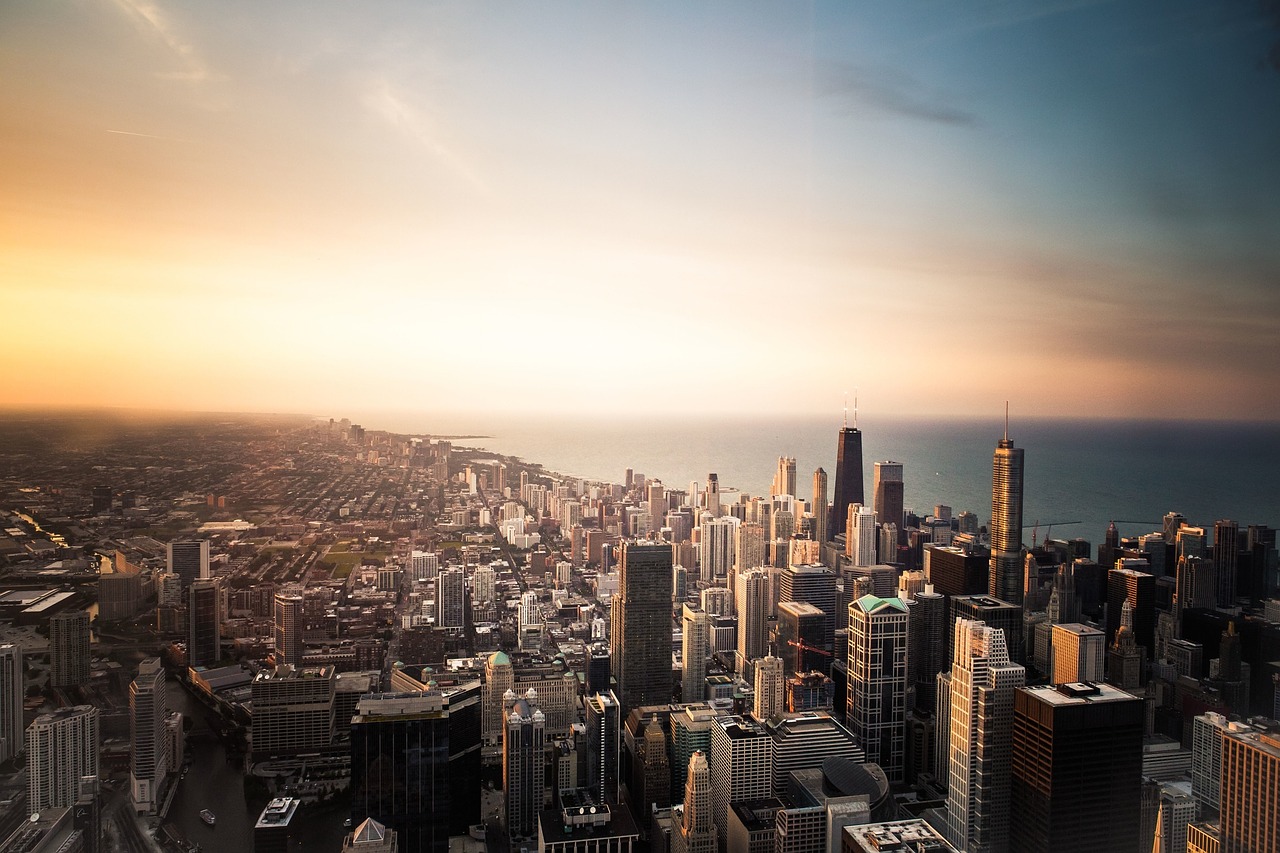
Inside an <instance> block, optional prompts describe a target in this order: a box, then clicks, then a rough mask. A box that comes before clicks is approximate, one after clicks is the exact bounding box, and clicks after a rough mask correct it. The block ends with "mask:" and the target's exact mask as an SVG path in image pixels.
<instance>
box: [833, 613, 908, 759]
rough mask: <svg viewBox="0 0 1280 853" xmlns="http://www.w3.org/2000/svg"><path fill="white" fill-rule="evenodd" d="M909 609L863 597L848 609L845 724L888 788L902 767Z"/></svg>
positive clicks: (904, 739) (903, 757) (904, 736)
mask: <svg viewBox="0 0 1280 853" xmlns="http://www.w3.org/2000/svg"><path fill="white" fill-rule="evenodd" d="M909 618H910V617H909V613H908V610H907V605H906V604H905V603H904V602H903V601H902V599H900V598H877V597H875V596H874V595H866V596H863V597H862V598H860V599H858V600H857V601H855V602H853V603H852V604H850V605H849V685H848V699H847V702H848V710H847V712H846V720H847V723H848V726H849V730H850V731H852V732H853V734H854V737H856V738H857V739H858V742H859V743H860V744H862V747H863V749H865V750H866V753H867V760H868V761H870V762H872V763H874V764H879V765H880V768H881V769H882V770H884V772H885V775H886V776H888V778H889V781H890V782H901V781H903V771H904V768H905V764H906V755H905V750H906V718H907V654H908V651H907V641H908V637H907V635H908V631H907V623H908V620H909Z"/></svg>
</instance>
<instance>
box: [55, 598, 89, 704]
mask: <svg viewBox="0 0 1280 853" xmlns="http://www.w3.org/2000/svg"><path fill="white" fill-rule="evenodd" d="M89 660H90V658H89V613H88V612H87V611H84V610H70V611H63V612H62V613H55V614H54V615H53V616H51V617H50V618H49V686H50V687H76V686H79V685H82V684H87V683H88V681H89Z"/></svg>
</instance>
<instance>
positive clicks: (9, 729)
mask: <svg viewBox="0 0 1280 853" xmlns="http://www.w3.org/2000/svg"><path fill="white" fill-rule="evenodd" d="M22 698H23V693H22V649H21V648H20V647H19V646H17V645H14V644H13V643H2V644H0V763H3V762H6V761H10V760H12V759H13V758H14V756H16V755H17V754H18V753H20V752H22Z"/></svg>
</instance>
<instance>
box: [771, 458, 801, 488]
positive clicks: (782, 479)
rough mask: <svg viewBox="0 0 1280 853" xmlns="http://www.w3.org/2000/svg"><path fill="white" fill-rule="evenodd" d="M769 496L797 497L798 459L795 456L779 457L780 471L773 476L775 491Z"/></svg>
mask: <svg viewBox="0 0 1280 853" xmlns="http://www.w3.org/2000/svg"><path fill="white" fill-rule="evenodd" d="M769 494H770V495H771V496H772V495H791V496H792V497H795V494H796V458H795V457H794V456H779V457H778V469H777V471H775V472H774V474H773V490H772V491H771V492H770V493H769Z"/></svg>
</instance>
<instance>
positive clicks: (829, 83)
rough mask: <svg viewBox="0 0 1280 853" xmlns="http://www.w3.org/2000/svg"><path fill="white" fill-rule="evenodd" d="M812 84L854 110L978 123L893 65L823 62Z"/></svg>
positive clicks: (818, 91) (819, 92)
mask: <svg viewBox="0 0 1280 853" xmlns="http://www.w3.org/2000/svg"><path fill="white" fill-rule="evenodd" d="M813 86H814V94H816V95H819V96H821V97H827V98H831V99H832V100H835V101H838V102H843V103H844V104H846V105H847V106H848V107H849V108H850V109H851V110H855V111H861V110H864V109H870V110H875V111H878V112H882V113H887V114H890V115H897V116H902V117H905V118H911V119H919V120H921V121H930V122H936V123H939V124H946V125H953V126H973V125H977V124H978V123H979V120H978V118H977V116H975V115H974V114H973V113H970V112H967V111H965V110H962V109H959V108H958V107H955V106H952V105H951V104H949V103H947V102H946V101H945V100H944V98H943V97H942V96H941V95H940V94H939V93H936V92H932V91H930V90H929V89H928V88H927V87H926V86H925V85H924V84H922V83H921V82H920V81H919V80H917V79H916V78H915V77H912V76H911V75H910V74H907V73H906V72H903V71H899V70H896V69H892V68H886V67H873V66H868V65H856V64H853V63H850V62H837V61H820V62H818V63H817V64H816V65H815V68H814V82H813Z"/></svg>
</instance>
